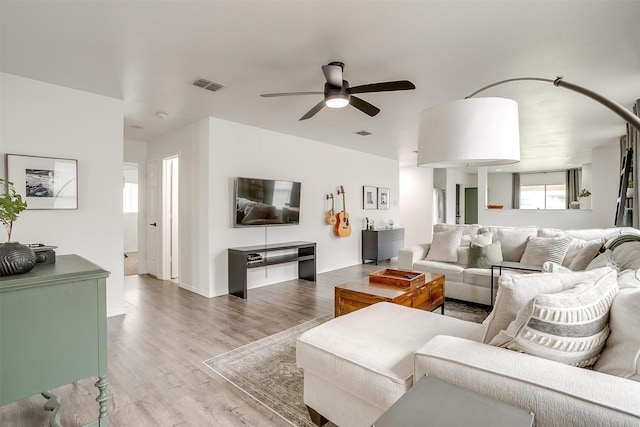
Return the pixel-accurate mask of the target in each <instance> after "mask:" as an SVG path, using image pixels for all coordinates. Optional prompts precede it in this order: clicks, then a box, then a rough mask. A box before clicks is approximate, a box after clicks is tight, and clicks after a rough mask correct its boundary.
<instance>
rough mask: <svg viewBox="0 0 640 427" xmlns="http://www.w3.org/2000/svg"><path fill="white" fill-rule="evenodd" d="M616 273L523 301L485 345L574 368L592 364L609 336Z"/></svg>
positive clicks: (616, 284)
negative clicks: (514, 313) (510, 319)
mask: <svg viewBox="0 0 640 427" xmlns="http://www.w3.org/2000/svg"><path fill="white" fill-rule="evenodd" d="M617 292H618V282H617V280H616V272H615V271H612V270H611V271H609V272H608V273H607V274H605V275H603V276H602V277H600V278H599V279H598V280H597V281H596V282H595V283H589V282H587V283H580V284H578V285H576V286H575V287H574V288H570V289H567V290H564V291H562V292H559V293H556V294H541V295H538V296H536V297H534V298H533V299H531V300H530V301H529V302H528V303H527V304H525V305H524V306H523V307H522V308H521V309H520V310H519V311H518V314H517V316H516V319H515V320H514V321H513V322H511V324H510V325H509V327H507V329H506V330H502V331H500V333H498V335H496V337H495V338H494V339H493V340H491V342H490V344H491V345H495V346H498V347H504V348H508V349H510V350H516V351H520V352H523V353H528V354H531V355H534V356H538V357H542V358H545V359H550V360H555V361H556V362H560V363H565V364H567V365H573V366H578V367H587V366H591V365H593V364H594V363H595V362H596V360H597V359H598V356H599V355H600V352H601V351H602V348H603V347H604V345H605V342H606V341H607V337H608V336H609V309H610V308H611V303H612V301H613V299H614V298H615V296H616V294H617Z"/></svg>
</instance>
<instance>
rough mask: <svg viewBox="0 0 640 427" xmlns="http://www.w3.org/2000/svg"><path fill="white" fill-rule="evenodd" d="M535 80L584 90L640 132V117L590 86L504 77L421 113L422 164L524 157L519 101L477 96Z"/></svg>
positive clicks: (465, 163)
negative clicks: (490, 90)
mask: <svg viewBox="0 0 640 427" xmlns="http://www.w3.org/2000/svg"><path fill="white" fill-rule="evenodd" d="M521 80H534V81H540V82H546V83H553V85H554V86H558V87H563V88H565V89H569V90H573V91H575V92H578V93H581V94H582V95H585V96H587V97H589V98H591V99H593V100H595V101H597V102H599V103H600V104H602V105H604V106H605V107H607V108H609V109H610V110H612V111H613V112H615V113H616V114H618V115H619V116H620V117H622V118H623V119H625V120H626V121H627V122H628V123H629V124H630V125H631V126H633V127H635V128H636V129H638V131H640V118H638V117H637V116H636V115H634V114H633V113H632V112H631V111H630V110H628V109H626V108H624V107H623V106H621V105H620V104H618V103H616V102H614V101H612V100H610V99H608V98H606V97H604V96H602V95H600V94H599V93H596V92H594V91H592V90H589V89H587V88H584V87H582V86H578V85H576V84H573V83H569V82H567V81H565V80H563V79H562V77H558V78H557V79H555V80H551V79H545V78H537V77H519V78H513V79H507V80H501V81H499V82H496V83H492V84H490V85H487V86H484V87H482V88H480V89H478V90H477V91H475V92H473V93H472V94H471V95H469V96H467V97H466V98H465V99H460V100H456V101H451V102H448V103H445V104H440V105H435V106H433V107H430V108H427V109H426V110H424V111H423V112H422V113H421V115H420V129H419V135H418V166H425V167H434V168H443V167H455V166H469V165H473V166H491V165H503V164H509V163H516V162H519V161H520V136H519V123H518V104H517V103H516V102H515V101H513V100H511V99H506V98H473V96H475V95H477V94H478V93H480V92H482V91H484V90H486V89H489V88H491V87H494V86H498V85H501V84H504V83H508V82H514V81H521Z"/></svg>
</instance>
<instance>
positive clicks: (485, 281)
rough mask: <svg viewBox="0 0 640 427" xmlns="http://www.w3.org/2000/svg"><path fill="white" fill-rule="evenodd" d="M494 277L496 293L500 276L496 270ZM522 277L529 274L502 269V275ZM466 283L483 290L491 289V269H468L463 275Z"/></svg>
mask: <svg viewBox="0 0 640 427" xmlns="http://www.w3.org/2000/svg"><path fill="white" fill-rule="evenodd" d="M493 274H494V276H493V281H494V284H493V289H494V291H495V290H497V289H498V286H499V284H498V280H499V279H500V276H499V275H498V270H496V269H494V273H493ZM509 274H511V275H516V276H518V275H521V274H528V272H526V271H523V270H506V269H502V275H509ZM462 277H463V281H464V283H466V284H468V285H475V286H480V287H483V288H487V289H489V287H490V286H491V269H490V268H466V269H465V270H464V272H463V273H462Z"/></svg>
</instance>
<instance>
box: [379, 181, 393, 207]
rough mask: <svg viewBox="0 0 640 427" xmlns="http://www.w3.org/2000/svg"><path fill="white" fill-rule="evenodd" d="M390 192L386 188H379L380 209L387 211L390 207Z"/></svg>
mask: <svg viewBox="0 0 640 427" xmlns="http://www.w3.org/2000/svg"><path fill="white" fill-rule="evenodd" d="M389 193H390V190H389V189H388V188H384V187H378V209H379V210H386V209H390V207H389V197H390V194H389Z"/></svg>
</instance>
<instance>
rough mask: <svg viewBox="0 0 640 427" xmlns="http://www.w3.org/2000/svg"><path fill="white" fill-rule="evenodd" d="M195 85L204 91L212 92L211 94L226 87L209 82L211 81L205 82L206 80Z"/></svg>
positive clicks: (199, 80)
mask: <svg viewBox="0 0 640 427" xmlns="http://www.w3.org/2000/svg"><path fill="white" fill-rule="evenodd" d="M193 85H194V86H198V87H201V88H203V89H207V90H210V91H211V92H215V91H217V90H220V89H222V88H223V87H224V86H223V85H221V84H220V83H215V82H212V81H209V80H205V79H198V80H196V81H195V82H193Z"/></svg>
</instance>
